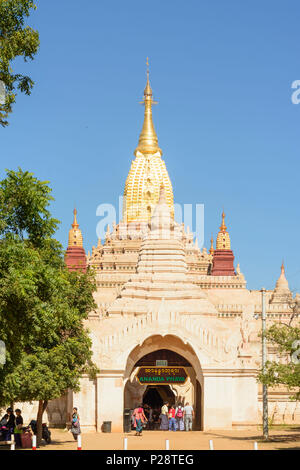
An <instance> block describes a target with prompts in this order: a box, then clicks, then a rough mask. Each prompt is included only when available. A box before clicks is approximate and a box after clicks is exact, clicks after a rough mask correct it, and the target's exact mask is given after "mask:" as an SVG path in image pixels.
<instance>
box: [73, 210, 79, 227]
mask: <svg viewBox="0 0 300 470" xmlns="http://www.w3.org/2000/svg"><path fill="white" fill-rule="evenodd" d="M73 214H74V219H73V223H72V227H73V228H78V227H79V224H78V222H77V219H76V215H77V210H76V209H75V208H74V210H73Z"/></svg>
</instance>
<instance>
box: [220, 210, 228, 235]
mask: <svg viewBox="0 0 300 470" xmlns="http://www.w3.org/2000/svg"><path fill="white" fill-rule="evenodd" d="M220 230H221V232H226V230H227V227H226V225H225V213H224V209H223V212H222V224H221V225H220Z"/></svg>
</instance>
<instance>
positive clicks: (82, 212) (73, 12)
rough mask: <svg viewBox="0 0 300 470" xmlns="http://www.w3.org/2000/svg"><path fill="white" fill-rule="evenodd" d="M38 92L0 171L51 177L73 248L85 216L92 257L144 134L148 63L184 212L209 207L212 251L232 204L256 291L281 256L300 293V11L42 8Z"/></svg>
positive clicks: (235, 238)
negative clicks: (299, 97) (297, 95)
mask: <svg viewBox="0 0 300 470" xmlns="http://www.w3.org/2000/svg"><path fill="white" fill-rule="evenodd" d="M37 4H38V9H37V11H36V12H34V13H33V14H32V16H31V18H30V21H29V24H30V25H32V26H33V27H35V28H37V29H38V30H39V32H40V41H41V47H40V50H39V53H38V55H37V57H36V58H35V60H34V61H33V62H31V63H30V62H29V63H27V64H23V63H22V62H19V61H18V62H17V63H16V69H15V70H16V72H17V71H20V72H22V73H27V74H29V75H30V76H31V77H32V78H33V80H34V81H35V87H34V90H33V92H32V95H31V96H30V97H27V96H21V95H19V96H18V97H17V103H16V105H15V106H14V111H13V114H12V115H11V117H10V125H9V126H8V127H7V128H5V129H0V139H1V150H0V161H1V173H0V176H1V177H3V176H4V169H5V168H10V169H16V168H17V167H18V166H21V168H22V169H24V170H25V169H26V170H30V171H32V172H34V173H35V175H36V176H37V177H39V178H40V179H42V180H49V181H50V184H51V187H52V188H53V195H54V197H55V202H54V203H53V204H52V211H53V213H54V215H55V216H56V217H57V218H59V219H60V220H61V221H62V223H61V226H60V229H59V231H58V233H57V237H58V239H59V240H60V241H61V242H62V243H63V245H64V246H65V245H66V243H67V236H68V230H69V227H70V224H71V222H72V210H73V207H74V205H76V207H77V209H78V220H79V223H80V226H81V229H82V232H83V236H84V245H85V248H86V250H89V249H91V247H92V245H95V244H96V243H97V239H96V225H97V222H98V221H99V217H97V216H96V208H97V206H98V205H99V204H101V203H104V202H105V203H112V204H117V202H118V197H119V195H121V194H122V192H123V189H124V184H125V179H126V176H127V173H128V171H129V168H130V163H131V160H132V159H133V151H134V149H135V147H136V144H137V140H138V135H139V132H140V130H141V126H142V119H143V108H142V107H141V106H140V105H139V101H140V100H141V98H142V94H143V89H144V85H145V58H146V56H149V60H150V73H151V85H152V88H153V92H154V95H155V98H157V100H158V101H159V105H158V106H156V107H155V109H154V122H155V127H156V131H157V134H158V138H159V144H160V147H161V148H162V149H163V153H164V155H163V158H164V160H165V162H166V165H167V169H168V171H169V175H170V177H171V180H172V184H173V189H174V195H175V201H176V202H178V203H193V204H196V203H203V204H205V245H206V246H207V247H209V238H210V236H211V233H213V234H214V236H216V234H217V231H218V227H219V225H220V219H221V211H222V208H223V206H224V208H225V212H226V215H227V218H226V222H227V226H228V229H229V232H230V235H231V240H232V248H233V250H234V254H235V257H236V261H237V262H239V263H240V266H241V270H242V272H244V274H245V276H246V279H247V281H248V287H249V288H251V289H256V288H261V287H262V286H265V287H266V288H273V287H274V283H275V281H276V279H277V277H278V276H279V273H280V264H281V261H282V259H283V258H284V261H285V264H286V271H287V278H288V280H289V282H290V287H291V288H292V289H296V290H298V291H300V263H299V258H300V254H299V232H300V217H299V166H300V165H299V132H300V105H295V104H292V102H291V94H292V89H291V84H292V82H293V81H294V80H297V79H300V65H299V64H300V62H299V44H300V29H299V17H300V5H299V2H297V1H293V0H290V1H289V2H282V1H276V0H273V1H268V0H265V1H263V2H261V1H257V0H253V1H251V2H241V1H240V0H239V1H238V0H228V1H226V2H225V1H224V0H218V1H211V0H205V1H200V0H189V1H185V2H183V1H178V0H164V1H158V0H152V1H151V2H149V1H147V2H143V1H141V0H139V1H132V0H128V1H126V2H125V1H121V0H118V1H116V0H110V1H100V0H98V1H96V0H89V2H83V1H78V0H72V1H71V0H64V1H58V0H51V1H50V0H48V1H43V2H42V1H38V0H37Z"/></svg>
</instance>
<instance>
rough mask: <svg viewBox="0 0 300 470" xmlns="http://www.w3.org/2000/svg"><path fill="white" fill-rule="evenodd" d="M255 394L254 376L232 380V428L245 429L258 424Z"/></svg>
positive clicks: (256, 388) (256, 386)
mask: <svg viewBox="0 0 300 470" xmlns="http://www.w3.org/2000/svg"><path fill="white" fill-rule="evenodd" d="M257 392H258V384H257V381H256V377H255V376H254V375H253V376H248V375H243V376H239V377H233V378H232V426H234V427H240V426H241V427H245V426H249V425H253V424H257V423H258V404H257Z"/></svg>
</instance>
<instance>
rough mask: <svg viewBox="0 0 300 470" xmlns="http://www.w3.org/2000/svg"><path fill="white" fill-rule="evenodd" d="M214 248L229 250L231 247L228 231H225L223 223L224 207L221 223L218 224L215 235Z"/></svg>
mask: <svg viewBox="0 0 300 470" xmlns="http://www.w3.org/2000/svg"><path fill="white" fill-rule="evenodd" d="M216 249H217V250H230V249H231V243H230V236H229V233H228V232H227V227H226V225H225V212H224V209H223V212H222V223H221V225H220V231H219V233H218V236H217V241H216Z"/></svg>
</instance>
